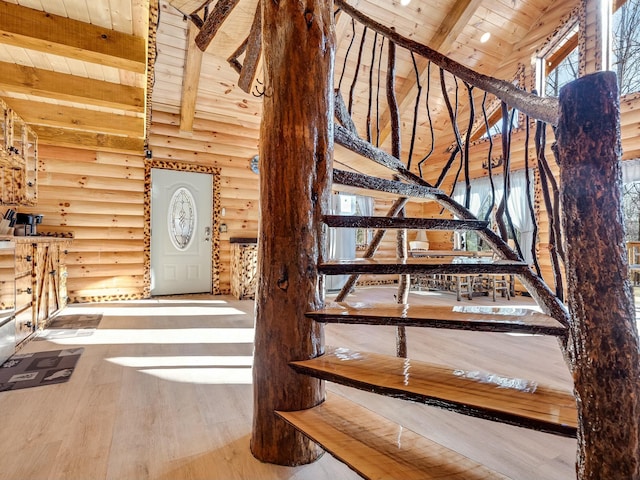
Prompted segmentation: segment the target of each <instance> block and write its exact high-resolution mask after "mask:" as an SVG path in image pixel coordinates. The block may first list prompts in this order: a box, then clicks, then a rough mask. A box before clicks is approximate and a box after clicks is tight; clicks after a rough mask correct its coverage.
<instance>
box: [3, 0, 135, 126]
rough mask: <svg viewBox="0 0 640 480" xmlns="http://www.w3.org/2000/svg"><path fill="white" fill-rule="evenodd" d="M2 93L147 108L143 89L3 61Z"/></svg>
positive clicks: (119, 106)
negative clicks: (8, 92)
mask: <svg viewBox="0 0 640 480" xmlns="http://www.w3.org/2000/svg"><path fill="white" fill-rule="evenodd" d="M0 3H1V2H0ZM0 90H7V91H10V92H16V93H23V94H26V95H36V96H40V97H46V98H53V99H56V100H66V101H69V102H75V103H83V104H89V105H96V106H101V107H110V108H115V109H121V110H127V111H132V112H139V113H144V107H145V93H144V89H142V88H137V87H131V86H128V85H120V84H116V83H111V82H103V81H101V80H93V79H90V78H83V77H78V76H75V75H68V74H66V73H57V72H52V71H49V70H41V69H37V68H33V67H26V66H22V65H15V64H13V63H5V62H0Z"/></svg>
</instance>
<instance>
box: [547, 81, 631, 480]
mask: <svg viewBox="0 0 640 480" xmlns="http://www.w3.org/2000/svg"><path fill="white" fill-rule="evenodd" d="M556 138H557V147H558V159H559V164H560V184H561V199H562V223H563V227H564V233H565V242H566V273H567V303H568V306H569V310H570V312H571V316H572V325H571V330H570V342H569V345H568V347H569V352H568V353H569V358H570V359H571V361H572V369H573V377H574V389H575V394H576V401H577V407H578V415H579V422H580V425H579V428H578V455H577V457H578V458H577V465H576V469H577V476H578V478H579V479H580V480H586V479H588V480H596V479H604V478H624V479H639V478H640V444H639V432H640V428H639V425H640V408H639V401H640V400H639V397H640V358H639V354H638V349H639V343H638V332H637V327H636V321H635V312H634V305H633V296H632V293H631V286H630V282H629V278H628V269H627V254H626V249H625V243H624V224H623V217H622V207H621V185H622V176H621V168H620V152H621V147H620V105H619V94H618V89H617V84H616V78H615V74H613V73H612V72H600V73H596V74H592V75H588V76H585V77H583V78H581V79H578V80H576V81H575V82H572V83H571V84H569V85H567V86H566V87H564V88H563V89H562V90H561V92H560V120H559V123H558V129H557V133H556Z"/></svg>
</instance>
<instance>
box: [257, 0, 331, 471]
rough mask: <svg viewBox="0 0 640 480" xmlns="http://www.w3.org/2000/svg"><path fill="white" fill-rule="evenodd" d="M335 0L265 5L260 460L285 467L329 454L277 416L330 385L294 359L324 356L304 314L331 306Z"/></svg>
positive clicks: (317, 398) (313, 399) (315, 400)
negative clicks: (327, 223) (321, 270)
mask: <svg viewBox="0 0 640 480" xmlns="http://www.w3.org/2000/svg"><path fill="white" fill-rule="evenodd" d="M332 12H333V2H332V1H331V0H302V1H292V0H279V1H278V0H274V1H266V2H262V15H263V21H262V25H263V37H262V38H263V47H264V70H265V95H264V109H263V114H262V125H261V132H260V215H261V218H260V238H259V241H258V245H259V248H258V252H259V253H258V272H259V275H260V280H259V284H258V291H257V297H256V334H255V335H256V336H255V351H254V367H253V382H254V414H253V415H254V417H253V432H252V438H251V451H252V453H253V455H254V456H255V457H256V458H258V459H259V460H262V461H264V462H270V463H276V464H280V465H300V464H304V463H309V462H311V461H313V460H315V459H316V458H317V457H318V456H319V455H321V453H322V450H320V449H319V448H318V447H317V446H316V445H315V444H314V443H313V442H311V441H309V440H307V439H306V438H305V437H303V436H302V435H300V434H299V433H297V432H296V431H295V430H294V429H293V428H292V427H290V426H289V425H287V424H286V423H285V422H284V421H283V420H281V419H278V418H276V416H275V414H274V410H301V409H306V408H310V407H313V406H314V405H317V404H319V403H320V402H322V401H323V399H324V384H323V383H322V382H321V381H320V380H316V379H312V378H310V377H307V376H305V375H300V374H297V373H295V372H294V371H293V370H292V369H291V368H290V367H289V366H288V362H289V361H291V360H294V359H295V360H300V359H308V358H312V357H315V356H318V355H320V354H321V353H323V348H324V345H323V341H324V339H323V330H322V327H321V326H320V325H319V324H316V323H315V322H312V321H311V320H309V319H307V318H305V316H304V313H305V312H306V311H308V310H309V309H314V308H316V307H318V306H320V305H321V303H322V296H321V292H320V291H319V288H318V271H317V263H318V261H319V259H320V258H321V257H322V256H323V249H324V234H323V229H322V225H323V224H322V212H323V208H324V207H325V206H326V205H328V202H329V193H330V188H331V185H330V184H331V181H330V180H331V177H330V173H331V166H332V160H333V116H334V115H333V62H334V51H335V45H334V44H335V40H334V30H333V28H334V27H333V24H332Z"/></svg>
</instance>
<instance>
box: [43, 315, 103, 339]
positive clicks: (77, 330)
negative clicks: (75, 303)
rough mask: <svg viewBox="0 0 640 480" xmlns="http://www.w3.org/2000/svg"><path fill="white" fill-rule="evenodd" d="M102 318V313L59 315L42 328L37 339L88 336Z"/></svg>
mask: <svg viewBox="0 0 640 480" xmlns="http://www.w3.org/2000/svg"><path fill="white" fill-rule="evenodd" d="M100 320H102V314H101V313H96V314H91V315H81V314H74V315H58V316H57V317H55V318H54V319H53V320H52V321H51V323H49V325H47V327H46V328H45V329H44V330H42V331H41V332H40V333H39V334H38V336H37V337H36V340H55V339H58V338H73V337H86V336H89V335H93V332H94V331H95V329H96V328H98V325H100Z"/></svg>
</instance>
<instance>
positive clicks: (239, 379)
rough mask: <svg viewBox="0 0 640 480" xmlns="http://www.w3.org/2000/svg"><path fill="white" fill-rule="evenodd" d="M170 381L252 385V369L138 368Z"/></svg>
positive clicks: (141, 371) (142, 371)
mask: <svg viewBox="0 0 640 480" xmlns="http://www.w3.org/2000/svg"><path fill="white" fill-rule="evenodd" d="M138 371H139V372H140V373H144V374H147V375H152V376H154V377H157V378H160V379H161V380H167V381H170V382H179V383H196V384H200V385H250V384H251V382H252V369H251V368H248V367H243V368H149V369H141V370H138Z"/></svg>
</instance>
